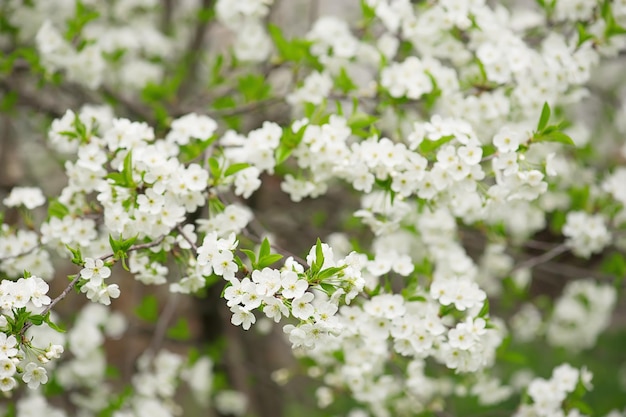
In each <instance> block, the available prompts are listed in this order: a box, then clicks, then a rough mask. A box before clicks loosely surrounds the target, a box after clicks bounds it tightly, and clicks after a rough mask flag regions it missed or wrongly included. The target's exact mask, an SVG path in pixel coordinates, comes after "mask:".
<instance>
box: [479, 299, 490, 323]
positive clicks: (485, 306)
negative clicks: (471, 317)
mask: <svg viewBox="0 0 626 417" xmlns="http://www.w3.org/2000/svg"><path fill="white" fill-rule="evenodd" d="M488 315H489V299H488V298H486V299H485V304H483V308H481V309H480V312H479V313H478V316H477V317H480V318H483V319H484V318H485V317H487V316H488Z"/></svg>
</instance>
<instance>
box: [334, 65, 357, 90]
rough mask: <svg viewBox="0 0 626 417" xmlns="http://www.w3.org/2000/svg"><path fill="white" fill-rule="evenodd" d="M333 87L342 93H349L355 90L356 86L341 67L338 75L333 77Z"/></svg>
mask: <svg viewBox="0 0 626 417" xmlns="http://www.w3.org/2000/svg"><path fill="white" fill-rule="evenodd" d="M335 86H336V87H337V88H338V89H339V90H341V91H342V92H343V93H349V92H350V91H354V90H356V89H357V86H356V84H354V82H353V81H352V78H350V76H349V75H348V72H347V71H346V69H345V68H344V67H341V70H340V71H339V75H337V76H336V77H335Z"/></svg>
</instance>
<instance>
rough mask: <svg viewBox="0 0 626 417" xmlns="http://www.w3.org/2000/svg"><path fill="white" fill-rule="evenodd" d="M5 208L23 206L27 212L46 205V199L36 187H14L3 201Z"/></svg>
mask: <svg viewBox="0 0 626 417" xmlns="http://www.w3.org/2000/svg"><path fill="white" fill-rule="evenodd" d="M2 202H3V203H4V205H5V206H7V207H17V206H20V205H23V206H24V207H26V208H27V209H29V210H32V209H34V208H36V207H39V206H42V205H44V204H45V203H46V197H44V195H43V192H42V191H41V189H40V188H37V187H15V188H13V189H12V190H11V193H10V194H9V196H8V197H7V198H5V199H4V200H3V201H2Z"/></svg>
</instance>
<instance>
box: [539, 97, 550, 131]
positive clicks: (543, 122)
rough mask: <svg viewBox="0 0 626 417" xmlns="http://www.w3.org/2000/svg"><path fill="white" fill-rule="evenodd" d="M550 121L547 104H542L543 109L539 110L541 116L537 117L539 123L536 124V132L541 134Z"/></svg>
mask: <svg viewBox="0 0 626 417" xmlns="http://www.w3.org/2000/svg"><path fill="white" fill-rule="evenodd" d="M549 120H550V106H549V105H548V103H547V102H545V103H543V109H542V110H541V116H540V117H539V123H538V124H537V132H541V131H542V130H543V129H544V128H545V127H546V126H547V125H548V121H549Z"/></svg>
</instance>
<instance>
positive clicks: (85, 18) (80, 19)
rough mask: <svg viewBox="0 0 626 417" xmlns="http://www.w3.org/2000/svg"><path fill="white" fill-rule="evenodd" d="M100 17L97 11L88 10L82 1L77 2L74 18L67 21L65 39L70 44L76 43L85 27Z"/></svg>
mask: <svg viewBox="0 0 626 417" xmlns="http://www.w3.org/2000/svg"><path fill="white" fill-rule="evenodd" d="M99 16H100V14H99V13H98V12H97V11H95V10H91V9H89V8H87V7H86V6H85V4H84V3H83V2H82V1H80V0H77V1H76V12H75V13H74V16H73V17H72V18H70V19H68V20H67V21H66V26H67V30H66V32H65V39H66V40H67V41H68V42H72V41H74V40H75V39H76V37H78V36H79V35H80V34H81V32H82V30H83V28H84V27H85V25H86V24H87V23H89V22H91V21H92V20H94V19H97V18H98V17H99Z"/></svg>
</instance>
